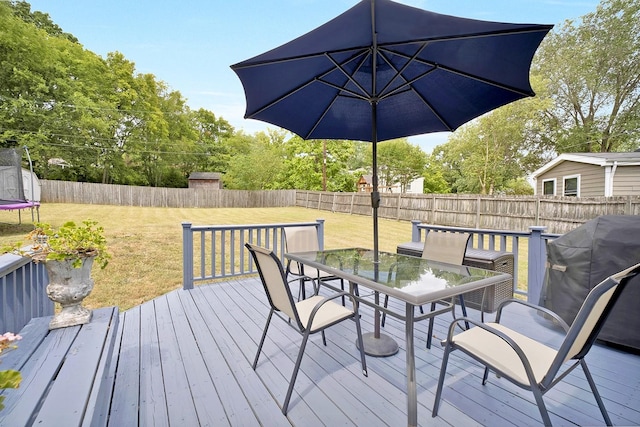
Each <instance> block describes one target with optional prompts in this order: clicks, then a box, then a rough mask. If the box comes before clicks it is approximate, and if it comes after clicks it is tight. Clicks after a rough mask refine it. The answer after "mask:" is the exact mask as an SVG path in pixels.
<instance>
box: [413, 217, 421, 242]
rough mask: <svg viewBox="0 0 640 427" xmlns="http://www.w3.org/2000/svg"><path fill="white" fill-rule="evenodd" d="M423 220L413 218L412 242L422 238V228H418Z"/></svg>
mask: <svg viewBox="0 0 640 427" xmlns="http://www.w3.org/2000/svg"><path fill="white" fill-rule="evenodd" d="M421 222H422V221H420V220H418V219H412V220H411V241H412V242H419V241H420V240H421V238H420V229H419V228H418V225H420V223H421Z"/></svg>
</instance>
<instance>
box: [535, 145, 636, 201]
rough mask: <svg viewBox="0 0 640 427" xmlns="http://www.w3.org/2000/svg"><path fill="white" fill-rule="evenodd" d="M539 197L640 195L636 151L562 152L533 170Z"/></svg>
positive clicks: (536, 191)
mask: <svg viewBox="0 0 640 427" xmlns="http://www.w3.org/2000/svg"><path fill="white" fill-rule="evenodd" d="M531 177H532V178H533V181H534V188H535V194H536V195H540V196H577V197H601V196H605V197H609V196H637V195H640V151H634V152H630V153H563V154H560V155H559V156H558V157H556V158H555V159H553V160H552V161H550V162H549V163H547V164H546V165H544V166H542V167H541V168H540V169H538V170H536V171H535V172H533V174H532V175H531Z"/></svg>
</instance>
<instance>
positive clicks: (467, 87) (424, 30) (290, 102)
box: [231, 0, 552, 254]
mask: <svg viewBox="0 0 640 427" xmlns="http://www.w3.org/2000/svg"><path fill="white" fill-rule="evenodd" d="M551 28H552V26H551V25H535V24H509V23H500V22H487V21H478V20H472V19H465V18H458V17H453V16H448V15H441V14H437V13H433V12H428V11H425V10H422V9H416V8H413V7H409V6H405V5H402V4H399V3H395V2H393V1H390V0H362V1H361V2H360V3H358V4H356V5H355V6H354V7H352V8H351V9H349V10H348V11H346V12H344V13H343V14H342V15H339V16H338V17H336V18H334V19H333V20H331V21H329V22H327V23H326V24H324V25H322V26H320V27H318V28H317V29H315V30H313V31H311V32H309V33H307V34H305V35H303V36H301V37H299V38H297V39H295V40H293V41H291V42H289V43H286V44H284V45H282V46H280V47H277V48H275V49H273V50H270V51H268V52H266V53H263V54H261V55H258V56H256V57H253V58H251V59H248V60H246V61H243V62H240V63H238V64H235V65H232V66H231V68H232V69H233V70H234V71H235V72H236V74H237V75H238V77H239V78H240V80H241V81H242V85H243V86H244V91H245V96H246V100H247V110H246V114H245V118H251V119H257V120H262V121H265V122H268V123H272V124H274V125H277V126H280V127H283V128H285V129H288V130H290V131H292V132H294V133H296V134H298V135H300V136H301V137H302V138H303V139H323V138H324V139H350V140H358V141H370V142H373V143H374V144H373V193H372V196H371V197H372V198H371V200H372V207H373V226H374V232H373V234H374V235H373V239H374V253H375V254H377V252H378V241H377V240H378V239H377V235H378V232H377V208H378V205H379V201H380V196H379V193H378V176H377V160H376V157H377V156H376V143H377V142H378V141H383V140H388V139H392V138H400V137H405V136H410V135H417V134H423V133H429V132H440V131H453V130H455V129H456V128H457V127H459V126H460V125H462V124H464V123H466V122H467V121H469V120H471V119H473V118H475V117H478V116H480V115H481V114H484V113H486V112H487V111H490V110H492V109H494V108H497V107H500V106H502V105H505V104H507V103H510V102H513V101H515V100H517V99H520V98H523V97H527V96H533V95H534V93H533V90H532V89H531V86H530V84H529V68H530V66H531V61H532V59H533V55H534V53H535V51H536V49H537V48H538V46H539V44H540V42H541V41H542V39H543V38H544V36H545V35H546V34H547V32H548V31H549V30H550V29H551Z"/></svg>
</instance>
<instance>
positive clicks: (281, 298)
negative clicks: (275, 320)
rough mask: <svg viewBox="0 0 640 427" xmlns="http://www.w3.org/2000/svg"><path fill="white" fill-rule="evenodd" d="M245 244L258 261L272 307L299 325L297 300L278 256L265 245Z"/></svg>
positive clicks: (263, 283)
mask: <svg viewBox="0 0 640 427" xmlns="http://www.w3.org/2000/svg"><path fill="white" fill-rule="evenodd" d="M245 246H246V248H247V249H248V250H249V252H250V253H251V255H252V256H253V260H254V261H255V263H256V267H257V269H258V273H259V274H260V279H261V280H262V285H263V286H264V290H265V292H266V294H267V298H268V299H269V304H271V307H272V308H273V309H275V310H277V311H280V312H282V313H284V314H285V315H287V316H289V317H290V318H291V319H292V320H294V321H295V322H296V324H297V325H300V319H299V317H298V312H297V311H296V308H295V302H294V300H293V296H292V295H291V290H290V289H289V286H287V279H286V277H285V275H284V270H283V268H282V263H281V262H280V260H279V259H278V257H277V256H276V255H275V254H274V253H273V252H272V251H270V250H268V249H265V248H263V247H260V246H256V245H254V244H251V243H245Z"/></svg>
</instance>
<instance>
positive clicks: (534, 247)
mask: <svg viewBox="0 0 640 427" xmlns="http://www.w3.org/2000/svg"><path fill="white" fill-rule="evenodd" d="M546 229H547V227H544V226H539V225H534V226H531V227H529V231H530V232H531V235H530V236H529V267H528V271H527V301H528V302H530V303H533V304H539V303H540V294H541V293H542V283H543V281H544V272H545V264H546V261H547V260H546V257H547V256H546V253H547V251H546V247H545V243H546V241H545V239H543V238H542V233H543V232H544V231H545V230H546Z"/></svg>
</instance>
